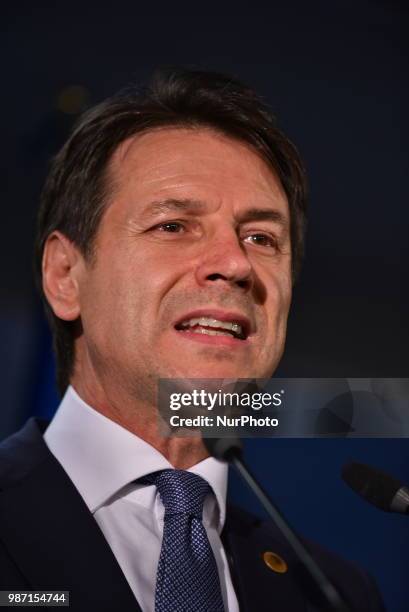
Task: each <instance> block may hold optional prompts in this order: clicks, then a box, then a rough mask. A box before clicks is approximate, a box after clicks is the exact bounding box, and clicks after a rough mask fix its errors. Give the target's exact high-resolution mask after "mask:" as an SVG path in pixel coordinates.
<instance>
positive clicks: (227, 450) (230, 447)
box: [203, 438, 351, 612]
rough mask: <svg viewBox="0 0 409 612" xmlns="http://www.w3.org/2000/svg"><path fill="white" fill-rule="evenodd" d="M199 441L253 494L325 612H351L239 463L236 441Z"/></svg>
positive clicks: (239, 457)
mask: <svg viewBox="0 0 409 612" xmlns="http://www.w3.org/2000/svg"><path fill="white" fill-rule="evenodd" d="M203 441H204V443H205V445H206V446H207V448H208V450H209V452H210V453H211V454H212V455H213V456H215V457H216V458H217V459H221V460H224V461H227V462H228V463H231V464H233V465H234V467H235V468H236V470H237V471H238V472H239V474H240V476H241V477H242V478H243V480H244V481H245V482H246V483H247V485H248V487H249V488H250V489H251V490H252V491H253V493H254V495H255V496H256V497H257V499H258V500H259V501H260V503H261V504H262V506H263V507H264V509H265V511H266V512H267V514H268V515H269V517H270V518H271V519H272V520H273V521H274V523H275V524H276V525H277V527H278V529H279V531H280V532H281V533H282V535H283V536H284V538H285V540H286V541H287V542H288V543H289V545H290V546H291V548H292V549H293V551H294V552H295V554H296V556H297V558H298V559H299V561H300V562H301V564H302V566H303V568H304V570H305V571H306V574H307V576H308V577H309V578H310V580H311V582H312V583H313V584H314V586H315V587H316V588H317V589H318V592H319V593H320V595H321V596H322V599H323V600H324V602H325V603H326V607H327V611H328V612H351V610H350V608H349V607H348V606H347V605H346V604H345V602H344V601H343V600H342V599H341V597H340V595H339V593H338V591H337V590H336V589H335V587H334V585H333V584H332V583H331V582H330V581H329V580H328V578H327V577H326V576H325V574H324V573H323V572H322V571H321V569H320V567H319V566H318V565H317V563H316V562H315V561H314V559H313V558H312V556H311V555H310V553H309V552H308V551H307V549H306V548H305V546H304V544H303V543H302V542H301V540H300V539H299V537H298V536H297V535H296V533H295V532H294V531H293V529H292V528H291V527H290V526H289V524H288V523H287V521H286V520H285V518H284V517H283V515H282V514H281V512H280V511H279V510H278V508H277V507H276V506H275V504H273V503H272V501H271V500H270V498H269V497H268V495H267V493H266V492H265V491H264V489H263V488H262V487H261V486H260V484H259V483H258V482H257V480H256V478H255V477H254V476H253V475H252V473H251V472H250V470H249V468H248V467H247V465H246V464H245V462H244V459H243V453H242V443H241V440H240V439H238V438H235V439H233V438H231V439H226V438H224V439H223V438H219V439H214V438H213V439H212V438H203Z"/></svg>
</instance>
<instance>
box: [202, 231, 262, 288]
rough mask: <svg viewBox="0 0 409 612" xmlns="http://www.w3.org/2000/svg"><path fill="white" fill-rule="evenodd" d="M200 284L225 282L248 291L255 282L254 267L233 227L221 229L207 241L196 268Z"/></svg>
mask: <svg viewBox="0 0 409 612" xmlns="http://www.w3.org/2000/svg"><path fill="white" fill-rule="evenodd" d="M196 279H197V282H198V283H199V285H202V286H205V285H208V284H209V283H214V282H220V283H221V282H224V283H227V284H230V285H234V286H237V287H240V288H241V289H244V290H246V291H248V290H249V289H250V288H251V286H252V283H253V280H252V279H253V268H252V265H251V263H250V261H249V258H248V255H247V253H246V251H245V249H244V247H243V245H242V243H241V241H240V239H239V237H238V236H237V235H236V232H235V231H234V229H233V228H225V229H223V230H219V231H218V232H217V235H215V236H214V237H213V239H212V240H208V241H206V243H205V244H204V247H203V253H202V255H201V257H200V260H199V262H198V265H197V268H196Z"/></svg>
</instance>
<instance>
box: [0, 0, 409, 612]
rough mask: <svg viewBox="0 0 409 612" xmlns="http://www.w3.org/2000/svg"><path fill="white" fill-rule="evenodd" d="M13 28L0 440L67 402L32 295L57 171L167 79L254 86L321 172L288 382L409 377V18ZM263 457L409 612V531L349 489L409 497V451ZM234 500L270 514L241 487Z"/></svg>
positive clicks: (304, 517) (369, 6)
mask: <svg viewBox="0 0 409 612" xmlns="http://www.w3.org/2000/svg"><path fill="white" fill-rule="evenodd" d="M1 13H2V15H1V20H0V22H1V29H2V32H1V41H0V45H1V54H0V62H1V82H2V96H1V99H0V104H1V114H0V120H1V124H2V126H1V127H2V129H1V134H2V146H1V148H0V155H1V157H2V159H1V164H0V168H1V174H2V180H1V187H0V189H1V198H2V205H1V240H0V248H1V258H0V261H1V265H2V271H1V301H0V338H1V343H0V377H1V389H2V409H1V411H0V438H4V437H6V436H7V435H8V434H10V433H12V432H13V431H15V430H16V429H18V428H19V427H20V426H21V425H22V424H23V423H24V422H25V421H26V419H27V418H28V417H29V416H30V415H33V414H35V415H37V416H43V417H50V416H51V415H52V414H53V412H54V410H55V409H56V407H57V405H58V402H59V397H58V394H57V391H56V387H55V384H54V364H53V358H52V351H51V343H50V336H49V332H48V329H47V325H46V323H45V321H44V317H43V314H42V308H41V305H40V302H39V299H38V297H37V295H36V293H35V290H34V286H33V281H32V249H33V237H34V227H35V216H36V210H37V206H38V198H39V193H40V190H41V185H42V183H43V181H44V177H45V175H46V172H47V165H48V162H49V159H50V157H51V156H52V155H53V154H54V153H55V152H56V151H57V150H58V148H59V147H60V146H61V145H62V143H63V142H64V139H65V138H66V136H67V135H68V132H69V130H70V127H71V126H72V124H73V122H74V121H75V120H76V118H77V117H78V115H79V113H81V111H82V110H84V109H85V108H87V107H89V106H90V105H92V104H94V103H96V102H99V101H100V100H102V99H103V98H104V97H106V96H108V95H110V94H112V93H114V92H115V91H116V90H117V89H119V88H121V87H123V86H125V85H127V84H129V83H130V82H135V81H136V82H140V81H144V80H146V79H147V78H148V77H149V75H150V74H151V73H152V71H153V70H154V68H155V67H157V66H160V65H167V64H176V65H181V66H185V67H196V68H203V69H213V70H217V71H222V72H226V73H229V74H232V75H233V76H235V77H238V78H239V79H241V80H243V81H245V82H247V83H248V84H250V85H252V86H253V87H254V88H255V89H256V90H258V91H259V92H260V93H261V94H262V95H263V96H264V97H265V99H266V100H267V101H268V103H269V104H270V106H271V107H272V109H273V111H274V113H275V114H276V115H277V117H278V121H279V125H280V126H281V127H282V129H283V130H284V131H286V132H287V134H288V135H289V136H290V137H291V138H292V140H293V141H294V142H295V143H296V144H297V146H298V147H299V149H300V151H301V154H302V156H303V158H304V160H305V163H306V166H307V169H308V174H309V180H310V223H309V234H308V241H307V257H306V261H305V267H304V270H303V273H302V277H301V279H300V282H299V283H298V286H297V287H296V290H295V295H294V304H293V308H292V312H291V316H290V321H289V335H288V342H287V348H286V353H285V356H284V359H283V361H282V364H281V366H280V369H279V374H280V376H299V377H300V376H305V377H307V376H311V377H327V376H328V377H371V378H372V377H383V378H386V377H408V376H409V342H408V340H409V329H408V317H407V314H408V301H409V300H408V293H409V289H408V281H407V278H408V261H409V240H408V237H409V206H408V195H409V181H408V146H407V143H408V137H409V123H408V108H409V86H408V79H407V74H408V64H409V61H408V59H409V53H408V52H409V42H408V26H409V8H408V4H407V3H406V2H398V1H396V0H390V1H382V0H354V1H353V0H343V1H342V2H341V1H338V0H333V1H332V2H324V1H322V2H320V1H311V2H308V3H306V2H302V1H301V0H299V1H295V0H290V1H289V2H286V3H269V5H268V6H262V4H261V2H260V3H257V2H252V3H243V4H241V6H240V7H239V6H235V7H233V6H232V7H231V8H229V7H227V6H223V4H222V3H216V4H215V5H212V4H211V3H206V4H203V3H202V4H198V3H191V4H187V5H184V4H182V3H172V4H170V3H168V4H166V6H160V5H156V4H150V5H148V4H145V3H144V4H142V3H135V2H125V1H123V0H118V1H117V2H115V3H101V2H98V3H97V2H92V1H89V2H82V3H79V2H75V1H71V2H51V1H49V0H43V1H42V2H41V3H35V4H33V3H32V2H25V1H20V2H15V3H13V4H11V3H9V4H8V5H7V6H6V7H3V8H2V9H1ZM408 410H409V406H408ZM247 448H248V459H249V462H250V463H251V465H252V467H253V469H254V471H255V472H256V473H257V474H258V475H259V476H260V478H261V479H262V480H263V482H264V483H265V485H266V488H267V489H268V490H269V491H270V493H271V494H272V495H273V497H274V498H275V499H276V500H277V501H278V502H279V505H280V506H281V508H282V509H283V510H284V511H285V512H286V513H287V515H288V516H289V518H290V520H291V522H292V523H293V525H294V526H295V527H297V528H298V529H299V530H301V531H302V532H303V533H304V534H305V535H306V536H308V537H310V538H313V539H316V540H318V541H319V542H321V543H322V544H323V545H325V546H326V547H329V548H332V549H333V550H335V551H337V552H338V553H340V554H342V555H343V556H344V557H346V558H348V559H351V560H353V561H356V562H357V563H359V564H360V565H362V566H365V567H366V568H367V569H368V570H369V571H370V572H371V573H372V574H373V575H374V576H375V577H376V579H377V581H378V583H379V585H380V587H381V589H382V592H383V595H384V598H385V601H386V602H387V609H388V610H390V611H392V612H404V611H406V610H407V609H408V604H407V602H408V601H409V581H408V577H409V570H408V569H407V568H408V567H409V529H408V528H409V523H408V519H407V518H405V517H400V516H394V515H387V514H383V513H381V512H380V511H378V510H376V509H374V508H372V507H370V506H369V505H366V504H365V503H364V502H362V501H360V500H359V499H358V498H356V497H355V496H354V494H353V493H351V492H350V491H349V490H347V489H346V487H345V485H344V484H343V483H342V481H341V479H340V477H339V472H340V468H341V466H342V464H343V463H345V461H347V460H349V459H352V458H354V459H357V460H361V461H364V462H367V463H371V464H373V465H375V466H378V467H380V468H383V469H385V470H387V471H389V472H391V473H393V474H394V475H395V476H397V477H400V478H402V479H403V480H405V481H406V482H409V441H408V440H406V439H401V440H398V439H394V440H383V439H376V440H375V439H371V440H346V439H338V440H335V439H331V440H256V441H254V440H253V441H249V442H248V444H247ZM231 489H232V491H231V492H232V496H233V498H234V499H235V501H236V502H238V503H241V505H243V506H245V507H247V508H250V509H251V510H252V511H254V512H259V509H258V507H257V505H256V504H255V503H254V501H253V500H252V499H251V497H250V496H249V495H248V494H247V492H246V491H245V490H244V486H243V485H241V484H240V483H238V481H237V479H236V478H233V479H232V483H231ZM363 612H364V611H363Z"/></svg>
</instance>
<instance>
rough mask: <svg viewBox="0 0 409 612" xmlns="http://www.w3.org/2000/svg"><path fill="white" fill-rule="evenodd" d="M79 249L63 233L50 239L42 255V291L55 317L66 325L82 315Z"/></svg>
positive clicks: (81, 263) (50, 236) (55, 233)
mask: <svg viewBox="0 0 409 612" xmlns="http://www.w3.org/2000/svg"><path fill="white" fill-rule="evenodd" d="M83 263H84V262H83V257H82V255H81V254H80V252H79V251H78V248H77V247H76V246H75V245H74V244H73V243H72V242H71V241H70V240H69V239H68V238H67V237H66V236H64V234H62V233H61V232H58V231H55V232H53V233H52V234H50V235H49V236H48V238H47V241H46V243H45V247H44V253H43V263H42V272H43V291H44V293H45V295H46V297H47V301H48V303H49V304H50V306H51V308H52V310H53V312H54V314H55V315H56V316H57V317H58V318H60V319H63V320H64V321H74V320H75V319H77V318H78V317H79V315H80V304H79V290H78V276H79V272H80V270H81V269H82V268H83Z"/></svg>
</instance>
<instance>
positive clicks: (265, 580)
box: [0, 419, 383, 612]
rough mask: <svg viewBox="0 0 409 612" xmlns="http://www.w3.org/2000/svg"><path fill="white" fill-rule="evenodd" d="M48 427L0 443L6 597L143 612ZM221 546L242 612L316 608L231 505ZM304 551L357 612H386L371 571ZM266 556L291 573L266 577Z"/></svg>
mask: <svg viewBox="0 0 409 612" xmlns="http://www.w3.org/2000/svg"><path fill="white" fill-rule="evenodd" d="M46 426H47V423H46V422H40V421H37V420H35V419H30V421H28V423H27V424H26V425H25V427H24V428H23V429H22V430H21V431H19V432H18V433H16V434H14V435H13V436H11V437H10V438H8V439H7V440H5V441H4V442H3V443H2V444H0V590H7V589H25V590H36V589H37V590H40V589H41V590H47V589H53V590H65V591H67V590H68V591H70V610H72V611H73V612H80V611H81V612H93V611H94V610H95V611H98V612H108V611H109V612H113V611H120V612H131V611H132V612H137V611H139V612H140V608H139V606H138V604H137V602H136V600H135V598H134V595H133V593H132V591H131V589H130V587H129V586H128V583H127V581H126V579H125V577H124V575H123V573H122V571H121V569H120V567H119V565H118V563H117V561H116V559H115V557H114V555H113V554H112V552H111V549H110V548H109V546H108V544H107V542H106V540H105V538H104V536H103V534H102V532H101V530H100V528H99V526H98V524H97V523H96V521H95V520H94V518H93V516H92V515H91V513H90V512H89V510H88V508H87V506H86V505H85V503H84V501H83V499H82V498H81V496H80V495H79V493H78V492H77V490H76V489H75V487H74V485H73V484H72V482H71V480H70V479H69V478H68V476H67V474H66V473H65V471H64V470H63V468H62V467H61V465H60V464H59V463H58V462H57V460H56V459H55V458H54V456H53V455H52V454H51V453H50V451H49V450H48V448H47V446H46V444H45V443H44V441H43V437H42V432H43V431H44V430H45V428H46ZM222 539H223V542H224V545H225V547H226V550H227V556H228V560H229V564H230V568H231V573H232V579H233V582H234V585H235V588H236V592H237V596H238V599H239V603H240V610H241V612H267V611H270V610H273V611H274V612H315V611H316V610H317V609H318V608H316V607H314V605H312V604H310V603H308V604H307V602H306V597H305V592H306V588H305V586H304V585H303V583H302V580H300V577H299V568H298V565H297V562H296V560H295V559H294V555H293V553H292V551H291V549H289V547H288V545H287V544H286V543H285V542H284V541H283V539H282V537H281V536H280V534H279V533H278V531H277V529H276V528H275V526H274V525H273V524H272V523H270V522H263V521H261V520H259V519H257V518H255V517H253V516H251V515H249V514H247V513H244V512H242V511H240V510H238V509H236V508H232V507H228V511H227V519H226V524H225V528H224V530H223V534H222ZM308 547H309V548H310V551H311V553H312V554H313V556H314V557H315V559H316V561H317V562H318V563H319V565H320V566H321V568H322V569H323V570H324V572H325V573H326V574H327V576H328V577H329V578H330V579H331V580H332V581H333V582H334V584H335V585H336V586H337V588H338V589H339V591H340V593H341V594H342V595H343V596H344V597H345V599H346V601H347V602H348V603H349V605H350V606H351V612H380V611H382V610H383V606H382V603H381V600H380V598H379V595H378V591H377V589H376V587H375V586H374V584H373V582H372V580H371V579H370V578H369V577H368V576H367V575H366V574H365V573H363V572H362V571H361V570H360V569H358V568H357V567H355V566H353V565H352V564H350V563H347V562H345V561H343V560H342V559H340V558H338V557H336V556H335V555H333V554H331V553H329V552H327V551H324V550H323V549H321V548H319V547H318V546H316V545H315V544H311V543H308ZM265 551H272V552H275V553H277V554H278V555H280V556H281V557H282V558H283V559H284V560H285V561H286V563H287V564H288V567H289V569H288V571H287V572H286V573H281V574H279V573H276V572H274V571H272V570H271V569H269V567H268V566H267V565H266V564H265V563H264V561H263V553H264V552H265ZM141 563H143V559H141ZM186 579H187V580H188V579H189V577H188V576H187V577H186ZM307 590H308V591H309V589H308V588H307ZM54 609H55V608H54ZM192 612H194V611H192ZM209 612H210V611H209Z"/></svg>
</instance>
